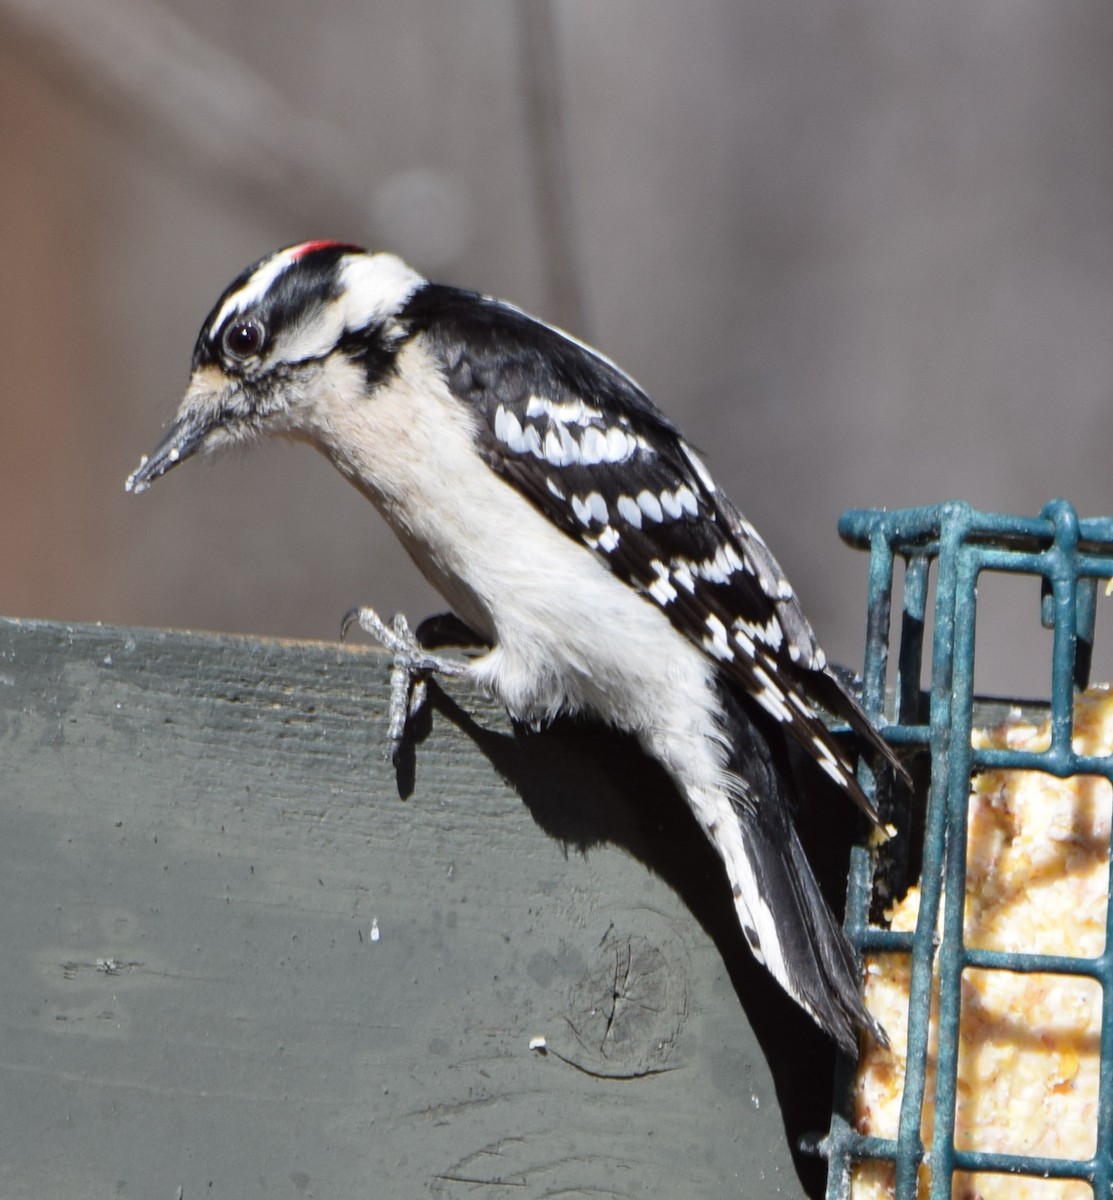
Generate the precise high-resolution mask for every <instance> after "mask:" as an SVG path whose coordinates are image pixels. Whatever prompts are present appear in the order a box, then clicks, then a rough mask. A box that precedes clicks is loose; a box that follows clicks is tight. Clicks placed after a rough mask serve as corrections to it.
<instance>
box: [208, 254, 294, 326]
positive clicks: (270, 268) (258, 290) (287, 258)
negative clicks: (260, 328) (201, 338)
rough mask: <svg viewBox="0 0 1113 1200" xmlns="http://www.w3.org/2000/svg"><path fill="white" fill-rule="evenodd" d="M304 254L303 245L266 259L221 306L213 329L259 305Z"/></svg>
mask: <svg viewBox="0 0 1113 1200" xmlns="http://www.w3.org/2000/svg"><path fill="white" fill-rule="evenodd" d="M304 253H305V249H304V243H303V244H302V245H299V246H290V247H289V249H287V250H280V251H279V252H278V253H277V254H272V255H271V256H270V258H267V259H264V260H263V261H262V262H261V263H260V264H259V266H258V267H257V268H256V270H255V272H254V273H253V274H252V276H251V278H250V279H249V280H248V281H247V282H246V283H245V284H244V285H243V287H242V288H239V289H238V290H237V291H235V292H233V293H232V294H231V295H230V296H229V297H228V299H227V300H225V301H224V303H223V304H222V305H221V306H220V312H218V313H217V314H216V316H215V317H214V318H213V321H212V324H211V328H212V329H214V330H216V329H220V328H221V327H222V326H223V324H224V322H225V321H227V320H228V318H229V317H231V316H232V315H233V313H240V312H244V311H246V310H247V309H249V308H251V307H252V305H255V304H258V303H259V301H260V300H261V299H262V298H263V297H264V296H265V295H266V294H267V292H268V290H269V289H270V288H271V286H272V285H273V283H274V281H275V280H276V279H277V278H278V277H279V275H281V274H282V272H283V271H285V270H287V268H289V267H290V266H291V265H292V264H293V263H295V262H297V260H298V259H299V258H300V257H301V256H302V254H304Z"/></svg>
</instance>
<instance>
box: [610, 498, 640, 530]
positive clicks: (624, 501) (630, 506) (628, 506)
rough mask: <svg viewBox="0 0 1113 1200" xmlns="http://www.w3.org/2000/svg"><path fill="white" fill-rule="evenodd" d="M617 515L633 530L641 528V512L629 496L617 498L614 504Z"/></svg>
mask: <svg viewBox="0 0 1113 1200" xmlns="http://www.w3.org/2000/svg"><path fill="white" fill-rule="evenodd" d="M616 507H617V509H618V514H619V516H620V517H622V519H623V520H624V521H626V522H627V523H628V524H630V525H633V527H634V528H635V529H641V527H642V510H641V509H640V508H638V506H637V504H636V503H635V502H634V500H633V499H632V498H631V497H630V496H619V498H618V502H617V504H616Z"/></svg>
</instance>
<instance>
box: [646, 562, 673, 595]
mask: <svg viewBox="0 0 1113 1200" xmlns="http://www.w3.org/2000/svg"><path fill="white" fill-rule="evenodd" d="M649 565H650V567H651V568H652V569H653V571H654V572H656V575H657V578H656V579H654V580H653V582H652V583H651V584H650V585H649V594H650V595H651V596H652V597H653V599H654V600H656V601H657V603H658V604H670V603H671V602H672V601H673V600H675V599H676V588H674V587H673V586H672V584H671V583H670V582H669V569H668V567H666V566H665V564H664V563H663V562H661V560H660V559H658V558H655V559H654V560H653V561H652V562H651V563H650V564H649Z"/></svg>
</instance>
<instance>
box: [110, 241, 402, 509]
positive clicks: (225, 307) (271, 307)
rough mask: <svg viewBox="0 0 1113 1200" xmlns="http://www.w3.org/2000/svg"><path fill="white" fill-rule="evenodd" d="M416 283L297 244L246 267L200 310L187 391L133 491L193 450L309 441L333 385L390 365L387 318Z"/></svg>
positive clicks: (346, 251)
mask: <svg viewBox="0 0 1113 1200" xmlns="http://www.w3.org/2000/svg"><path fill="white" fill-rule="evenodd" d="M423 282H424V281H423V280H422V278H421V276H420V275H418V274H417V273H416V272H415V271H413V270H411V269H410V268H409V267H408V266H406V264H405V263H404V262H402V261H401V259H399V258H396V257H395V256H394V255H392V254H369V253H368V252H367V251H365V250H363V249H361V248H360V247H359V246H352V245H348V244H345V243H342V242H331V241H316V242H303V243H301V244H300V245H297V246H290V247H288V248H286V249H284V250H279V251H276V252H275V253H274V254H270V255H268V256H267V257H266V258H263V259H260V260H259V262H257V263H255V264H254V265H253V266H250V267H248V268H247V270H246V271H244V272H243V274H242V275H240V276H239V278H238V279H236V280H235V281H234V282H233V283H232V284H231V285H230V286H229V287H228V288H227V290H226V291H225V292H224V295H223V296H221V298H220V299H219V300H218V301H217V303H216V306H215V307H214V308H213V310H212V312H211V313H210V314H209V317H208V319H207V320H206V321H205V324H204V325H203V327H202V329H201V333H200V336H199V337H198V339H197V345H196V347H195V348H194V351H193V366H192V373H191V376H190V381H189V387H188V388H187V389H186V394H185V396H184V398H183V399H182V402H181V405H180V406H179V408H178V412H177V415H176V416H175V418H174V422H173V424H172V425H171V427H170V429H169V430H168V431H167V433H166V435H165V436H164V437H163V439H162V441H160V442H159V443H158V445H157V446H156V447H155V449H154V450H153V451H152V452H151V453H150V455H148V456H147V457H145V458H144V459H143V461H142V462H141V463H140V465H139V466H138V467H137V468H136V470H135V471H134V472H133V473H132V474H131V475H130V476H129V477H128V480H127V484H126V487H127V490H128V491H129V492H137V493H138V492H142V491H144V490H145V489H146V488H147V487H148V486H149V485H150V484H151V483H152V482H154V480H156V479H158V478H159V477H160V476H161V475H165V474H166V472H167V471H169V470H170V469H171V467H174V466H176V465H177V464H178V463H180V462H184V461H185V460H186V459H187V458H189V457H191V456H192V455H193V454H196V453H197V451H199V450H213V449H217V448H219V447H221V446H225V445H230V444H233V443H236V442H242V441H245V440H247V439H249V438H251V437H253V436H254V435H257V434H264V433H281V434H286V435H291V436H312V433H313V429H312V426H313V422H314V420H315V416H316V415H317V413H318V411H319V406H320V404H321V402H322V400H323V399H326V400H327V396H328V393H329V389H330V388H336V387H337V386H341V385H342V382H343V380H344V379H346V378H348V377H352V376H353V375H354V373H356V372H358V373H359V378H360V380H361V385H362V386H363V387H368V386H373V384H374V382H375V377H376V374H379V375H381V374H383V373H385V372H386V371H388V370H389V369H390V363H391V360H392V352H391V343H392V341H393V340H394V339H395V338H396V337H397V332H398V331H397V327H396V326H395V323H394V317H395V316H396V314H397V313H398V311H399V310H400V309H401V308H402V306H403V305H404V304H405V302H406V300H407V299H408V297H409V296H410V295H412V293H413V292H414V291H415V289H416V288H417V287H418V286H419V285H420V284H421V283H423Z"/></svg>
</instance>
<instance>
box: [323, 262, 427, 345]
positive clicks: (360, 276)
mask: <svg viewBox="0 0 1113 1200" xmlns="http://www.w3.org/2000/svg"><path fill="white" fill-rule="evenodd" d="M340 277H341V281H342V283H343V288H344V291H343V302H344V328H345V329H365V328H367V326H369V325H375V324H378V323H381V322H383V321H386V320H388V319H389V318H391V317H393V316H394V315H395V314H396V313H397V312H398V311H399V310H400V309H401V308H402V307H403V305H405V303H406V301H407V300H408V299H409V298H410V297H411V296H412V295H413V294H414V292H415V291H417V289H418V288H419V287H420V286H421V285H422V284H423V283H424V282H425V279H424V277H423V276H421V275H419V274H418V273H417V272H416V271H415V270H414V269H413V268H412V267H410V266H407V265H406V263H404V262H403V261H402V260H401V259H400V258H399V257H398V256H397V255H396V254H385V253H379V254H353V255H351V256H350V257H349V258H348V259H347V261H345V262H344V264H343V266H342V267H341V268H340Z"/></svg>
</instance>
